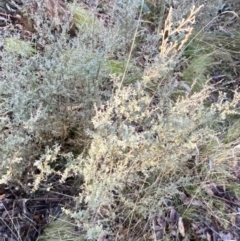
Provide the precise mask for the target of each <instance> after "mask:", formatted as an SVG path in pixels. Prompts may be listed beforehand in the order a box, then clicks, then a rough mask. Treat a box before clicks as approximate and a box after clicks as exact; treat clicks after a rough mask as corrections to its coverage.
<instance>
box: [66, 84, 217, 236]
mask: <svg viewBox="0 0 240 241" xmlns="http://www.w3.org/2000/svg"><path fill="white" fill-rule="evenodd" d="M204 91H205V93H206V90H204ZM206 96H207V95H205V96H204V95H203V92H202V93H201V94H195V95H193V96H192V97H191V99H189V98H188V97H186V98H183V99H182V100H179V101H178V102H177V103H176V104H174V105H173V106H171V105H166V103H165V101H167V100H166V99H165V100H164V95H163V93H162V96H161V97H162V98H160V100H159V102H158V103H153V102H152V98H151V96H150V95H149V94H147V92H145V90H144V88H143V87H142V85H141V84H136V85H131V86H129V87H126V88H123V89H122V90H120V89H117V91H116V93H115V95H114V96H113V98H112V99H111V100H110V101H109V102H108V104H107V106H103V107H102V108H100V109H98V110H97V111H96V114H95V116H94V118H93V120H92V121H93V125H94V129H95V130H94V131H90V132H89V135H90V136H91V138H92V143H91V147H90V149H89V155H88V156H87V157H86V158H83V157H82V156H79V158H77V159H76V160H75V161H74V160H73V162H72V164H69V166H68V168H67V169H66V172H68V173H69V174H73V173H75V174H77V173H78V174H81V175H83V176H84V185H83V190H84V191H83V193H82V194H81V196H82V197H83V198H82V200H81V201H82V202H84V203H86V204H87V206H86V207H87V208H86V209H84V210H82V209H81V205H79V210H77V211H76V212H72V217H74V218H75V219H76V220H78V222H79V225H83V226H84V228H85V230H86V232H87V236H90V240H95V239H97V238H99V236H100V235H101V234H102V233H105V232H106V233H109V234H111V231H110V227H111V224H112V223H114V220H115V218H116V217H119V216H121V217H123V220H125V222H126V223H128V225H129V226H131V225H134V224H131V221H132V220H131V217H134V218H137V220H139V219H143V218H146V217H148V216H149V215H150V214H151V213H156V212H160V211H161V209H162V208H163V206H161V204H163V203H164V201H165V200H166V199H173V198H174V196H175V195H176V194H178V192H179V190H178V188H179V186H184V185H189V184H190V183H192V177H191V176H190V175H188V167H187V165H188V163H189V162H190V163H192V165H193V166H198V164H199V163H198V162H199V155H202V153H201V151H200V149H201V148H202V147H203V146H205V145H207V144H208V142H209V141H210V140H211V139H212V138H213V134H214V131H213V130H211V128H210V127H209V126H208V124H209V123H214V122H215V117H216V113H215V111H209V110H207V109H204V107H203V101H204V99H205V98H206ZM159 97H160V96H159ZM167 106H168V107H167ZM214 151H215V149H214V148H213V149H212V152H214ZM206 158H207V157H206V156H204V155H202V156H201V161H202V162H203V161H206ZM189 172H190V170H189ZM64 175H65V176H67V175H66V174H64ZM134 218H133V219H134ZM100 227H101V229H100ZM104 227H105V228H104ZM95 228H96V231H97V233H95V236H94V235H93V233H94V232H90V231H93V230H95ZM92 235H93V236H92Z"/></svg>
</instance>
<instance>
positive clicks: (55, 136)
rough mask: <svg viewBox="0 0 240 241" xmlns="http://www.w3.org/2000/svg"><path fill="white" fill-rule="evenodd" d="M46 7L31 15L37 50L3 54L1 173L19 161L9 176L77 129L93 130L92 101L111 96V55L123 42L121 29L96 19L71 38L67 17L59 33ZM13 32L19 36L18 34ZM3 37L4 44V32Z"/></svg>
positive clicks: (5, 50) (0, 92)
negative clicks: (106, 87) (106, 86)
mask: <svg viewBox="0 0 240 241" xmlns="http://www.w3.org/2000/svg"><path fill="white" fill-rule="evenodd" d="M42 11H43V9H40V10H39V12H38V10H36V12H34V15H33V16H31V17H32V18H33V20H34V23H35V28H36V29H37V30H38V31H39V32H37V33H33V35H32V36H33V37H34V38H36V39H37V40H36V43H35V47H34V48H35V49H36V51H35V52H36V53H34V52H32V54H31V53H30V54H28V55H25V54H22V52H18V51H17V50H16V51H15V50H13V51H9V49H7V48H3V50H2V51H1V52H0V56H1V72H0V75H1V79H0V125H1V130H0V140H1V147H0V163H1V165H2V170H3V173H2V174H4V173H6V170H5V169H4V167H7V166H9V165H10V166H13V165H14V168H13V171H14V170H15V171H16V175H15V176H14V174H11V176H10V175H8V177H7V178H8V179H9V180H11V179H13V180H14V178H18V175H20V174H21V172H22V171H23V170H24V168H26V166H27V165H31V163H32V162H33V161H34V159H36V158H38V156H39V155H41V154H42V153H43V150H42V149H45V147H46V146H50V147H51V146H52V145H54V144H55V142H59V143H60V144H63V141H64V140H65V139H66V138H67V137H68V133H69V131H70V130H71V129H72V128H75V130H77V131H78V132H82V133H84V131H85V129H86V128H91V125H92V124H91V117H92V115H93V113H94V111H93V104H94V103H97V105H100V104H101V102H102V99H103V97H104V96H105V95H108V96H109V93H105V92H104V89H103V82H104V81H105V80H106V78H107V77H108V70H107V66H106V64H105V62H106V60H107V56H108V54H109V53H112V52H114V51H117V50H119V46H120V43H121V42H122V39H121V34H120V31H119V28H117V27H116V28H106V27H104V26H103V23H102V22H101V21H100V20H99V21H98V20H97V19H96V25H95V27H94V28H93V27H91V28H89V29H87V28H85V29H84V32H81V34H79V35H77V36H76V37H75V38H72V39H71V38H70V37H69V35H68V27H69V26H70V23H69V22H68V21H67V20H66V22H65V24H63V25H62V26H61V31H60V32H59V33H57V32H55V33H54V31H53V29H54V26H53V24H52V23H51V22H50V21H49V20H48V19H47V18H46V16H42V15H41V13H42ZM55 31H56V30H55ZM12 35H13V37H14V39H16V40H18V39H20V36H19V34H18V33H14V32H13V33H12ZM0 38H1V41H3V42H4V38H5V36H3V35H1V37H0ZM14 39H13V40H12V41H14ZM18 43H19V42H17V41H16V44H18ZM39 48H40V49H41V48H43V50H40V51H39V50H38V49H39ZM16 49H17V48H16ZM20 159H21V160H22V161H21V164H20V166H21V169H19V168H18V166H19V160H20ZM11 170H12V169H11Z"/></svg>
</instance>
